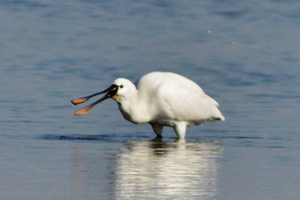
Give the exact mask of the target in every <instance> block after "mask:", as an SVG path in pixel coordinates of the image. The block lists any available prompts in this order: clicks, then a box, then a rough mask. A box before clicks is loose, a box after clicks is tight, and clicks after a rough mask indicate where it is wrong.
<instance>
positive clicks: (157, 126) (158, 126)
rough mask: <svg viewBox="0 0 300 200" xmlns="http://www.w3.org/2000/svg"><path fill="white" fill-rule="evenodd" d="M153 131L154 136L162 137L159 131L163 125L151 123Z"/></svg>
mask: <svg viewBox="0 0 300 200" xmlns="http://www.w3.org/2000/svg"><path fill="white" fill-rule="evenodd" d="M151 126H152V129H153V131H154V132H155V134H156V136H157V137H158V138H162V135H161V132H162V129H163V126H160V125H157V124H151Z"/></svg>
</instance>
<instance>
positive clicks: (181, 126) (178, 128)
mask: <svg viewBox="0 0 300 200" xmlns="http://www.w3.org/2000/svg"><path fill="white" fill-rule="evenodd" d="M173 129H174V131H175V133H176V135H177V136H178V138H184V137H185V131H186V122H176V123H175V125H174V126H173Z"/></svg>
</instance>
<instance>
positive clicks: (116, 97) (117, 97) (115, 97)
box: [111, 94, 119, 102]
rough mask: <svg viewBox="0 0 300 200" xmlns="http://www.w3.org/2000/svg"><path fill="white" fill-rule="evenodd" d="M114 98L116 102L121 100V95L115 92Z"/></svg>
mask: <svg viewBox="0 0 300 200" xmlns="http://www.w3.org/2000/svg"><path fill="white" fill-rule="evenodd" d="M111 98H112V99H113V100H115V101H116V102H119V95H117V94H115V95H114V96H112V97H111Z"/></svg>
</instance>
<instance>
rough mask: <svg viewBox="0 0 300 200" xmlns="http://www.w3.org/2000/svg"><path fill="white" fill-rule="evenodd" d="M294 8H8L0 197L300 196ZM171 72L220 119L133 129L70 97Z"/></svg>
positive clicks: (0, 36)
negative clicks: (121, 80)
mask: <svg viewBox="0 0 300 200" xmlns="http://www.w3.org/2000/svg"><path fill="white" fill-rule="evenodd" d="M299 7H300V3H298V2H297V1H275V0H273V1H271V0H269V1H251V2H240V1H234V0H232V1H219V0H213V1H200V2H194V1H185V2H178V3H174V2H170V1H165V2H158V1H142V2H140V1H139V2H136V1H125V2H120V1H92V0H91V1H79V0H78V1H68V0H63V1H60V2H57V3H56V2H48V1H34V0H31V1H29V0H27V1H1V3H0V17H1V18H2V19H3V20H1V21H0V40H1V48H0V60H1V73H0V84H1V88H2V90H1V93H0V99H1V104H0V106H1V108H0V109H1V116H2V117H1V126H0V166H1V171H0V180H1V181H0V198H1V199H8V200H9V199H31V200H34V199H222V200H223V199H230V200H232V199H299V197H300V192H299V190H298V183H299V180H300V175H299V173H298V171H299V166H300V156H299V141H300V136H299V134H298V133H299V130H300V129H299V125H298V117H299V114H300V112H299V111H298V109H297V107H298V106H299V94H300V93H299V87H298V85H299V72H300V68H299V67H298V66H299V55H300V52H299V51H300V50H299V43H300V37H299V26H298V24H299V20H300V18H299ZM158 70H159V71H173V72H176V73H179V74H182V75H184V76H186V77H188V78H190V79H192V80H194V81H195V82H197V83H198V84H199V85H201V87H202V88H203V89H204V90H205V92H206V93H207V94H209V95H210V96H212V97H213V98H214V99H216V100H217V101H218V103H219V104H220V109H221V111H222V113H223V114H224V116H225V118H226V121H225V122H214V123H207V124H205V125H203V126H200V127H191V128H189V129H188V131H187V136H186V140H184V141H177V140H176V137H175V134H174V133H173V130H172V129H170V128H166V129H165V130H164V134H163V135H164V138H163V139H162V140H153V138H154V134H153V133H152V129H151V127H150V126H149V125H147V124H144V125H138V126H137V125H133V124H131V123H129V122H127V121H125V120H124V119H123V118H122V116H121V114H120V113H119V111H118V108H117V105H116V103H114V102H113V101H110V100H108V101H105V102H103V103H102V104H100V105H98V106H96V107H95V108H94V109H93V110H92V111H91V113H90V114H89V115H87V116H84V117H75V116H73V114H72V113H73V111H74V110H75V109H77V107H74V106H73V105H71V103H70V100H71V99H73V98H75V97H80V96H83V95H87V94H92V93H95V92H98V91H100V90H102V89H105V88H107V86H109V85H110V84H111V82H112V81H113V80H114V79H116V78H117V77H126V78H129V79H131V80H133V81H135V80H137V79H138V78H139V77H141V76H142V75H143V74H145V73H147V72H150V71H158Z"/></svg>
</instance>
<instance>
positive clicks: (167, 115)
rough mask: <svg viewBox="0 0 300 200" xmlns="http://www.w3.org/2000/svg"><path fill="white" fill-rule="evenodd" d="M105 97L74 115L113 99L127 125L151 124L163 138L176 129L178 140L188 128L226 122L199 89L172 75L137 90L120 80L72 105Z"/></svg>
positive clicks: (155, 77)
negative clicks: (167, 128) (167, 129)
mask: <svg viewBox="0 0 300 200" xmlns="http://www.w3.org/2000/svg"><path fill="white" fill-rule="evenodd" d="M102 93H106V95H105V96H103V97H102V98H101V99H99V100H98V101H96V102H94V103H92V104H90V105H88V106H85V107H83V108H81V109H79V110H77V111H75V112H74V114H75V115H77V116H81V115H85V114H87V113H88V112H89V111H90V110H91V108H92V107H93V106H94V105H96V104H98V103H100V102H101V101H104V100H105V99H108V98H112V99H114V100H115V101H116V102H117V103H118V105H119V109H120V111H121V113H122V115H123V117H124V118H125V119H127V120H128V121H130V122H132V123H135V124H142V123H149V124H150V125H151V126H152V128H153V130H154V132H155V133H156V135H157V137H161V134H162V129H163V127H164V126H170V127H173V129H174V131H175V133H176V134H177V136H178V138H184V137H185V133H186V127H189V126H192V125H201V124H203V123H205V122H211V121H215V120H221V121H224V120H225V118H224V116H223V115H222V113H221V112H220V110H219V109H218V106H219V104H218V103H217V102H216V101H215V100H214V99H212V98H211V97H209V96H208V95H206V94H205V93H204V92H203V90H202V89H201V87H200V86H199V85H197V84H196V83H195V82H193V81H191V80H189V79H188V78H186V77H183V76H181V75H178V74H175V73H171V72H151V73H149V74H146V75H144V76H143V77H142V78H141V79H140V80H139V81H138V83H137V86H135V85H134V84H133V83H132V82H131V81H130V80H128V79H125V78H118V79H116V80H115V81H114V82H113V84H112V85H111V86H110V87H109V88H107V89H106V90H104V91H102V92H98V93H96V94H93V95H90V96H86V97H82V98H78V99H73V100H72V103H73V104H74V105H77V104H80V103H83V102H85V101H87V100H88V99H90V98H91V97H94V96H96V95H99V94H102Z"/></svg>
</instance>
